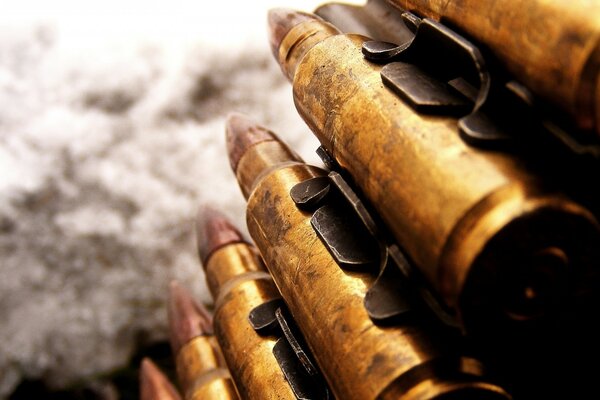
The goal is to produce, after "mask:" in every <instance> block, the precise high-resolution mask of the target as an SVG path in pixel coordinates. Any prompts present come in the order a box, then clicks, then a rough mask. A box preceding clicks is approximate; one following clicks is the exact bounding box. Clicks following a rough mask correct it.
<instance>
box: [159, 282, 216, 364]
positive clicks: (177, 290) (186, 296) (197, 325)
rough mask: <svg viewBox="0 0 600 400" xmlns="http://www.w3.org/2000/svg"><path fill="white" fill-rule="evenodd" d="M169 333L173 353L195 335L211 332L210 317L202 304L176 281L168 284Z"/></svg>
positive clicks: (177, 351)
mask: <svg viewBox="0 0 600 400" xmlns="http://www.w3.org/2000/svg"><path fill="white" fill-rule="evenodd" d="M168 314H169V333H170V339H171V348H172V349H173V354H175V355H176V354H177V353H179V350H180V349H181V347H183V346H184V345H185V344H186V343H187V342H189V341H190V340H192V339H193V338H195V337H197V336H202V335H208V334H211V333H212V319H211V317H210V314H209V313H208V311H207V310H206V308H204V307H203V306H202V305H200V304H199V303H197V302H196V301H195V300H194V299H193V298H192V296H191V294H190V293H189V292H188V291H187V289H185V288H184V287H183V286H181V285H180V284H179V283H178V282H177V281H172V282H171V283H170V285H169V301H168Z"/></svg>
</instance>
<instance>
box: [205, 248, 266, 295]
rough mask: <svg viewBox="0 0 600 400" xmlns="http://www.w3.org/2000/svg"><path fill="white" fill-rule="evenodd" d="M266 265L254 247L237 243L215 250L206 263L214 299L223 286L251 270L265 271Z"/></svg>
mask: <svg viewBox="0 0 600 400" xmlns="http://www.w3.org/2000/svg"><path fill="white" fill-rule="evenodd" d="M263 271H265V267H264V266H263V263H262V261H261V259H260V257H259V255H258V253H257V251H256V249H255V248H254V247H251V246H250V245H248V244H246V243H236V244H231V245H228V246H225V247H222V248H220V249H219V250H217V251H215V252H214V253H213V254H212V256H211V257H210V258H209V259H208V262H207V263H206V281H207V283H208V287H209V289H210V292H211V294H212V296H213V298H214V299H217V298H218V297H219V295H220V292H221V291H222V289H223V287H224V286H225V285H226V284H227V282H230V281H231V280H232V279H235V278H237V277H239V276H242V275H245V274H247V273H250V272H263Z"/></svg>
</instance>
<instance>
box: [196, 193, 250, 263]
mask: <svg viewBox="0 0 600 400" xmlns="http://www.w3.org/2000/svg"><path fill="white" fill-rule="evenodd" d="M196 241H197V245H198V254H199V256H200V261H201V262H202V264H203V265H204V266H205V267H206V262H207V261H208V258H209V257H210V256H211V254H212V253H214V252H215V251H216V250H218V249H220V248H221V247H223V246H226V245H228V244H232V243H241V242H244V238H243V237H242V234H241V233H240V232H239V231H238V230H237V228H236V227H235V226H234V225H233V224H232V223H231V222H229V220H228V219H227V217H225V215H223V214H222V213H220V212H219V211H217V210H215V209H214V208H212V207H210V206H206V205H204V206H201V207H200V209H199V210H198V215H197V217H196Z"/></svg>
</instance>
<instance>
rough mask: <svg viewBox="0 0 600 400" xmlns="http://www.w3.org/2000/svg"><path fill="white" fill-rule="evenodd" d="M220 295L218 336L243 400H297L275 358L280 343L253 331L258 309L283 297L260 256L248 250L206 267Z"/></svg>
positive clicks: (240, 248) (228, 252)
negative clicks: (251, 316) (251, 317)
mask: <svg viewBox="0 0 600 400" xmlns="http://www.w3.org/2000/svg"><path fill="white" fill-rule="evenodd" d="M206 277H207V280H208V282H209V286H210V288H211V292H212V293H213V295H215V298H216V299H217V301H216V309H215V315H214V327H215V335H216V337H217V339H218V341H219V344H220V346H221V349H222V350H223V355H224V356H225V359H226V361H227V365H228V367H229V370H230V372H231V375H232V377H233V380H234V382H235V385H236V388H237V390H238V393H239V395H240V397H241V398H242V399H248V400H254V399H272V400H275V399H282V400H284V399H290V400H292V399H295V398H296V397H295V396H294V393H293V392H292V390H291V388H290V386H289V384H288V383H287V381H286V380H285V377H284V375H283V373H282V371H281V368H280V367H279V364H278V363H277V360H276V359H275V357H274V355H273V346H274V345H275V342H276V339H277V338H275V337H273V336H265V337H262V336H260V335H259V334H258V333H256V331H254V329H253V328H252V326H251V325H250V322H249V320H248V315H249V314H250V311H252V310H253V309H254V308H255V307H257V306H259V305H261V304H263V303H266V302H267V301H269V300H273V299H276V298H279V297H281V296H280V295H279V292H278V291H277V288H276V287H275V285H274V283H273V281H272V280H271V277H270V275H269V274H268V273H267V272H266V271H265V269H264V266H263V265H262V261H261V260H260V258H259V256H258V254H257V253H256V251H254V249H253V248H251V247H250V246H249V245H247V244H232V245H229V246H225V247H223V248H221V249H219V250H217V251H216V252H215V253H213V255H212V256H211V257H210V258H209V260H208V263H207V265H206Z"/></svg>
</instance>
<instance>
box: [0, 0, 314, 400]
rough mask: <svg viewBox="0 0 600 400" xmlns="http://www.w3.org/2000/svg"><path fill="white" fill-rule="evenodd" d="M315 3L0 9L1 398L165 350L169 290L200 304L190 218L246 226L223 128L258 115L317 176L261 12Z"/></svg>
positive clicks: (63, 3) (52, 4)
mask: <svg viewBox="0 0 600 400" xmlns="http://www.w3.org/2000/svg"><path fill="white" fill-rule="evenodd" d="M319 3H320V1H316V0H308V1H299V0H281V1H280V2H277V1H276V0H275V1H273V0H270V1H267V0H262V1H254V2H242V1H239V2H227V1H184V0H171V1H168V2H163V1H148V0H144V1H142V0H136V1H116V0H110V1H102V2H100V1H89V2H83V1H67V0H53V1H47V2H45V1H35V0H25V1H24V0H21V1H19V2H6V3H5V4H3V11H2V14H1V15H0V320H1V323H0V398H6V397H7V396H8V395H9V394H10V393H11V391H12V390H14V388H15V387H16V386H17V385H18V384H19V382H20V381H21V380H22V379H30V380H38V379H39V380H42V381H43V382H44V383H45V384H47V385H49V386H50V387H55V388H60V387H67V386H70V385H73V384H74V383H81V382H86V381H87V380H88V379H91V378H93V377H94V376H97V375H98V374H105V373H107V372H109V371H111V370H114V369H115V368H119V367H122V366H123V365H125V364H127V362H128V360H129V359H130V357H131V355H132V354H133V352H134V351H135V350H136V348H137V347H138V346H140V345H143V344H147V343H150V342H152V341H155V340H160V339H164V338H165V337H166V312H165V309H164V301H165V295H166V288H167V284H168V282H169V281H170V280H171V279H173V278H177V279H179V280H181V281H183V282H184V283H185V285H187V286H188V287H189V288H190V289H192V290H193V291H194V293H195V294H196V296H197V297H198V298H199V299H201V300H202V301H204V302H210V301H211V300H210V299H209V296H208V295H207V292H206V290H205V286H204V276H203V274H202V271H201V268H200V266H199V263H198V261H197V258H196V252H195V248H194V235H193V229H192V219H193V216H194V214H195V211H196V209H197V206H198V204H200V203H206V202H210V203H216V204H218V206H219V207H220V208H222V209H223V211H225V212H226V213H227V214H228V215H229V216H230V217H232V218H233V219H235V220H236V221H237V222H238V224H239V225H240V226H242V225H243V223H244V217H243V215H244V210H243V207H244V201H243V198H242V196H241V193H240V191H239V189H238V187H237V184H236V182H235V180H234V177H233V174H232V173H231V171H230V168H229V164H228V161H227V156H226V153H225V146H224V120H225V116H226V114H227V113H229V112H230V111H242V112H245V113H247V114H249V115H251V116H253V117H254V118H255V119H256V120H257V121H259V122H262V123H263V124H265V125H266V126H269V127H270V128H272V129H273V130H274V131H275V132H278V133H280V134H281V136H283V137H284V138H286V139H287V140H288V141H289V143H291V144H292V146H294V147H295V148H296V150H297V151H298V152H299V153H300V154H301V155H303V156H304V157H305V158H306V159H308V160H310V161H311V162H317V158H316V156H315V155H314V150H315V149H316V147H317V142H316V140H315V139H314V138H313V137H312V135H311V134H310V133H309V131H308V130H307V128H305V126H304V124H303V123H302V122H301V120H300V119H299V117H298V116H297V115H296V112H295V109H294V106H293V102H292V97H291V86H290V84H289V83H288V82H286V81H284V79H283V77H282V74H281V73H280V71H279V69H278V67H277V66H276V64H275V62H274V60H273V58H272V56H271V55H270V53H269V48H268V41H267V34H266V11H267V9H268V8H270V7H272V6H286V7H293V8H298V9H304V10H307V11H309V10H312V9H314V7H315V6H316V5H317V4H319ZM244 229H245V228H244Z"/></svg>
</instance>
